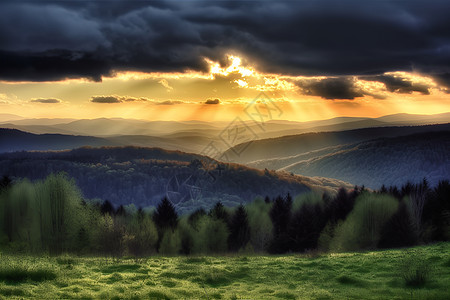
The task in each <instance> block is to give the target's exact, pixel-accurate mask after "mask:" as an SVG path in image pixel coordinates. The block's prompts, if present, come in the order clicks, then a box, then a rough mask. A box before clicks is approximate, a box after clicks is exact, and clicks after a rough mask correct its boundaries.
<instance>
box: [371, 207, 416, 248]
mask: <svg viewBox="0 0 450 300" xmlns="http://www.w3.org/2000/svg"><path fill="white" fill-rule="evenodd" d="M417 238H418V237H417V235H416V231H415V230H414V228H413V224H412V220H411V216H410V214H409V212H408V207H407V206H406V204H405V203H404V202H401V203H400V205H399V207H398V210H397V212H396V213H395V214H393V215H392V217H391V218H390V219H389V220H388V221H387V222H386V223H385V224H384V225H383V228H382V229H381V233H380V240H379V241H378V247H379V248H400V247H410V246H413V245H415V244H416V243H417Z"/></svg>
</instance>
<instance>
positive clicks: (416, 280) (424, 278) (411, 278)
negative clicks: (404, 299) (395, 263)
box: [399, 253, 432, 288]
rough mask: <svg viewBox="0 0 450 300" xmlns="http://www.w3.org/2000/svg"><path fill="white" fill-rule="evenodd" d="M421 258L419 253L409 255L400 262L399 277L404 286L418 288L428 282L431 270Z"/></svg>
mask: <svg viewBox="0 0 450 300" xmlns="http://www.w3.org/2000/svg"><path fill="white" fill-rule="evenodd" d="M423 257H425V256H424V255H421V254H420V253H414V254H409V255H408V256H407V257H406V258H405V259H403V260H402V261H401V262H400V265H399V270H400V276H401V278H402V279H403V281H404V283H405V285H406V286H408V287H413V288H420V287H423V286H424V285H425V284H426V283H427V282H429V281H430V279H431V275H432V272H431V271H432V269H431V266H430V264H429V262H427V261H426V260H424V259H423Z"/></svg>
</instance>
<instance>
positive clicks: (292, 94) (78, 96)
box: [0, 0, 450, 121]
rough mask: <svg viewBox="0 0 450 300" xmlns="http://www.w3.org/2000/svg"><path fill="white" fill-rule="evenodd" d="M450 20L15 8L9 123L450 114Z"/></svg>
mask: <svg viewBox="0 0 450 300" xmlns="http://www.w3.org/2000/svg"><path fill="white" fill-rule="evenodd" d="M449 14H450V2H449V1H437V0H431V1H414V0H413V1H406V0H403V1H389V0H375V1H356V0H344V1H322V0H311V1H262V0H261V1H260V0H251V1H236V0H235V1H226V0H223V1H220V0H219V1H218V0H212V1H193V0H188V1H133V0H131V1H130V0H127V1H125V0H123V1H121V0H110V1H108V0H97V1H78V0H73V1H71V0H67V1H37V0H35V1H20V0H19V1H9V0H6V1H2V2H1V4H0V113H10V114H17V115H20V116H23V117H27V118H99V117H121V118H136V119H145V120H203V121H213V120H220V121H225V120H232V119H234V118H235V117H236V116H240V117H242V118H246V114H245V113H244V112H245V111H246V108H248V107H249V106H251V105H253V106H254V105H256V107H260V109H261V110H263V109H267V108H268V106H267V103H269V104H270V105H272V107H276V108H277V110H273V111H272V113H273V115H272V116H271V117H272V118H274V119H286V120H295V121H310V120H315V119H326V118H332V117H338V116H364V117H378V116H382V115H387V114H393V113H415V114H436V113H443V112H449V111H450V18H448V16H449ZM261 93H263V94H261ZM261 99H266V102H264V101H262V100H261ZM269 113H270V112H269Z"/></svg>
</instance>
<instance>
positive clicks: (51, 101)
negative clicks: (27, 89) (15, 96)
mask: <svg viewBox="0 0 450 300" xmlns="http://www.w3.org/2000/svg"><path fill="white" fill-rule="evenodd" d="M30 102H33V103H61V102H62V101H61V100H59V99H55V98H45V99H44V98H38V99H31V100H30Z"/></svg>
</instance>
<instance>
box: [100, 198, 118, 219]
mask: <svg viewBox="0 0 450 300" xmlns="http://www.w3.org/2000/svg"><path fill="white" fill-rule="evenodd" d="M100 211H101V213H102V214H104V215H105V214H109V215H110V216H112V215H113V214H114V212H115V210H114V206H113V205H112V204H111V202H109V200H105V201H103V203H102V205H101V206H100Z"/></svg>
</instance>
